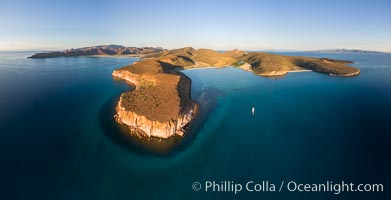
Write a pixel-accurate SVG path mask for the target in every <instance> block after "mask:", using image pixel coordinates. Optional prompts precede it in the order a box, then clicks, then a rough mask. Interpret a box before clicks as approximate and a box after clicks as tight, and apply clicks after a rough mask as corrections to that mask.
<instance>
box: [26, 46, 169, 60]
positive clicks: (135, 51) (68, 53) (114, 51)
mask: <svg viewBox="0 0 391 200" xmlns="http://www.w3.org/2000/svg"><path fill="white" fill-rule="evenodd" d="M160 51H163V48H161V47H125V46H121V45H114V44H112V45H99V46H92V47H83V48H77V49H67V50H65V51H50V52H42V53H36V54H34V55H32V56H30V57H28V58H55V57H75V56H142V55H145V54H150V53H156V52H160Z"/></svg>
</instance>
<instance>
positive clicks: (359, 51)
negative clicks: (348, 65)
mask: <svg viewBox="0 0 391 200" xmlns="http://www.w3.org/2000/svg"><path fill="white" fill-rule="evenodd" d="M310 52H315V53H384V52H381V51H371V50H362V49H322V50H316V51H310Z"/></svg>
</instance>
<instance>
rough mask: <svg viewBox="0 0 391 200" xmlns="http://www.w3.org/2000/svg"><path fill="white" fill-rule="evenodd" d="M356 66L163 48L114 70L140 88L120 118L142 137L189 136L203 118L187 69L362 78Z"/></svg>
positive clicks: (120, 109)
mask: <svg viewBox="0 0 391 200" xmlns="http://www.w3.org/2000/svg"><path fill="white" fill-rule="evenodd" d="M350 63H352V62H350V61H344V60H334V59H328V58H309V57H301V56H282V55H277V54H268V53H261V52H244V51H239V50H233V51H226V52H217V51H214V50H210V49H198V50H197V49H194V48H191V47H186V48H182V49H174V50H163V51H160V52H155V53H151V54H148V55H147V56H144V59H143V60H140V61H138V62H136V63H134V64H132V65H129V66H125V67H122V68H120V69H117V70H115V71H114V72H113V74H112V75H113V76H114V77H117V78H119V79H122V80H125V81H127V82H128V83H129V84H131V85H133V86H134V87H135V89H134V90H132V91H129V92H126V93H123V94H122V95H121V96H120V99H119V101H118V104H117V106H116V114H115V116H114V118H115V120H116V121H117V122H118V123H119V124H122V125H126V126H128V127H129V129H130V131H131V132H132V133H134V134H137V135H140V136H147V137H158V138H168V137H171V136H174V135H178V136H183V135H184V134H185V132H186V127H187V126H188V125H189V124H190V123H191V121H192V120H193V119H194V118H195V117H196V116H197V111H198V104H197V103H196V102H194V101H193V100H192V99H191V98H190V88H191V80H190V79H189V78H188V77H187V76H186V75H184V74H183V73H181V72H180V70H181V69H192V68H204V67H225V66H234V67H239V68H241V69H243V70H246V71H250V72H252V73H254V74H257V75H260V76H266V77H272V76H283V75H285V74H287V73H289V72H290V71H300V70H306V71H308V70H312V71H315V72H320V73H325V74H329V75H333V76H356V75H358V74H359V73H360V70H359V69H357V68H354V67H351V66H348V65H347V64H350Z"/></svg>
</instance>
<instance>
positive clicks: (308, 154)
mask: <svg viewBox="0 0 391 200" xmlns="http://www.w3.org/2000/svg"><path fill="white" fill-rule="evenodd" d="M33 53H34V52H0V156H1V162H0V177H1V180H0V183H1V185H0V186H1V187H0V188H1V189H0V191H1V193H0V196H1V197H0V199H129V200H131V199H200V198H202V199H216V198H223V199H246V198H258V199H387V197H386V195H388V193H389V183H390V180H389V179H390V178H391V176H390V169H391V166H390V152H391V151H390V150H391V140H390V138H391V136H390V134H391V127H390V125H391V54H321V53H308V52H280V53H282V54H285V55H303V56H313V57H329V58H335V59H344V60H352V61H354V62H355V63H354V64H352V65H353V66H355V67H358V68H360V69H361V75H359V76H357V77H351V78H341V77H332V76H327V75H324V74H320V73H315V72H301V73H290V74H288V75H287V76H285V77H283V78H265V77H260V76H256V75H253V74H251V73H249V72H245V71H242V70H240V69H237V68H232V67H227V68H222V69H200V70H186V71H183V72H184V73H185V74H186V75H188V76H189V77H190V78H191V79H192V98H193V99H195V100H200V101H202V100H201V99H202V98H201V97H204V96H205V95H207V96H208V97H209V99H210V101H209V102H208V104H206V103H205V105H204V108H206V107H208V106H209V107H208V109H206V110H207V112H208V113H207V115H205V116H204V119H203V120H202V121H201V122H200V123H199V124H197V126H196V127H194V130H193V132H194V133H192V134H193V136H192V137H190V138H187V139H186V140H187V141H186V143H185V144H182V145H181V148H177V149H175V150H173V151H172V152H170V153H169V154H164V155H160V154H154V153H150V152H149V153H148V152H144V151H140V147H139V146H137V147H135V146H132V145H127V144H126V143H125V144H123V143H121V142H118V141H117V140H118V138H117V139H114V138H113V137H112V134H113V133H111V129H110V128H107V127H106V126H105V125H104V124H106V123H110V122H108V121H107V120H106V121H105V119H106V118H105V117H103V119H102V115H103V116H105V113H110V110H111V109H114V108H113V106H112V103H113V102H115V100H116V98H117V97H118V95H120V94H121V93H122V92H124V91H127V90H129V89H130V87H129V86H127V85H126V84H125V83H123V82H118V81H114V80H113V78H112V76H111V73H112V71H113V70H114V69H116V68H119V67H121V66H124V65H127V64H131V63H132V62H134V61H137V60H138V59H137V58H91V57H77V58H51V59H27V58H26V57H27V56H29V55H31V54H33ZM210 102H213V103H210ZM201 103H202V102H201ZM252 107H255V109H256V110H255V114H254V115H252V114H251V108H252ZM108 119H110V117H109V118H108ZM102 124H103V125H102ZM113 131H114V130H113ZM208 180H209V181H216V182H220V181H234V182H235V183H242V184H243V183H246V182H247V181H255V182H262V181H269V183H274V184H276V185H278V184H280V182H281V181H291V180H293V181H296V182H298V183H324V182H325V181H327V180H329V181H333V182H339V181H345V182H353V183H356V184H359V183H381V184H384V185H385V192H383V193H342V194H339V195H335V194H332V193H331V192H329V193H328V192H320V193H316V192H313V193H299V192H286V191H283V192H240V193H239V194H236V195H235V194H233V193H232V192H210V191H209V192H205V191H198V192H195V191H193V189H192V184H193V182H195V181H199V182H201V183H204V182H205V181H208ZM277 190H278V189H277ZM2 197H3V198H2Z"/></svg>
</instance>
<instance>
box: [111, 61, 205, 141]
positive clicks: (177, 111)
mask: <svg viewBox="0 0 391 200" xmlns="http://www.w3.org/2000/svg"><path fill="white" fill-rule="evenodd" d="M131 67H132V68H126V67H125V68H121V69H119V70H115V71H114V72H113V74H112V75H113V76H114V77H117V78H120V79H122V80H126V81H127V82H129V83H131V84H133V85H135V86H136V88H135V90H134V91H130V92H126V93H123V94H122V95H121V97H120V99H119V101H118V104H117V106H116V114H115V116H114V118H115V120H116V121H117V123H119V124H122V125H126V126H128V127H129V129H130V130H131V133H132V134H137V135H139V136H146V137H158V138H168V137H171V136H174V135H178V136H183V135H184V133H185V129H186V126H187V125H188V124H189V123H190V122H191V121H192V120H193V118H194V117H195V115H196V113H197V110H198V108H197V104H196V103H195V102H194V101H192V100H191V99H190V87H191V80H190V79H189V78H188V77H186V76H185V75H183V74H181V73H179V72H175V71H171V70H172V69H164V70H160V69H159V68H162V69H163V68H164V67H167V66H162V65H161V63H159V62H157V61H148V62H146V65H144V63H140V64H139V63H136V64H134V65H132V66H131ZM145 67H147V68H150V69H152V68H154V69H153V70H147V71H144V68H145ZM163 71H164V72H165V73H163ZM139 72H142V73H139ZM167 72H168V73H167Z"/></svg>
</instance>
